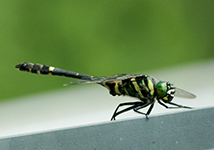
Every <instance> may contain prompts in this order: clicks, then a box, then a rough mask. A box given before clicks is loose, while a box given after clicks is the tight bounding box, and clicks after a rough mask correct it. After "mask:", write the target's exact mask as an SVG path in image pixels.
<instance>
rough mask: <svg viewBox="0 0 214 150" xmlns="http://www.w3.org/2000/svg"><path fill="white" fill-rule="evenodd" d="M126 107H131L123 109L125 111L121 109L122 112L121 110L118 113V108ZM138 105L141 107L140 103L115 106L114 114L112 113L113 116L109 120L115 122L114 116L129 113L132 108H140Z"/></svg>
mask: <svg viewBox="0 0 214 150" xmlns="http://www.w3.org/2000/svg"><path fill="white" fill-rule="evenodd" d="M126 105H131V106H130V107H128V108H125V109H123V110H121V111H118V109H119V108H120V107H122V106H126ZM140 105H141V102H127V103H120V104H119V105H118V106H117V108H116V109H115V111H114V113H113V115H112V117H111V120H115V119H116V116H118V115H119V114H121V113H124V112H126V111H129V110H131V109H134V108H136V107H138V106H140Z"/></svg>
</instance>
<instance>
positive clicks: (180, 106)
mask: <svg viewBox="0 0 214 150" xmlns="http://www.w3.org/2000/svg"><path fill="white" fill-rule="evenodd" d="M158 103H159V104H161V105H162V106H164V107H165V108H167V109H176V108H188V109H192V107H188V106H182V105H179V104H176V103H172V102H168V104H171V105H174V106H177V107H169V106H167V105H165V104H164V103H162V102H161V101H160V100H158Z"/></svg>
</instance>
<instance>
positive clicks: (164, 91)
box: [156, 81, 175, 102]
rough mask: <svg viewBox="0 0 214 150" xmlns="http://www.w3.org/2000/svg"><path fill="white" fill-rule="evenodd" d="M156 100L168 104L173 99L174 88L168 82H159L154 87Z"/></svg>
mask: <svg viewBox="0 0 214 150" xmlns="http://www.w3.org/2000/svg"><path fill="white" fill-rule="evenodd" d="M156 91H157V98H158V99H161V100H163V101H164V102H170V101H172V99H173V98H174V94H175V87H174V86H173V84H171V83H169V82H164V81H160V82H158V83H157V85H156Z"/></svg>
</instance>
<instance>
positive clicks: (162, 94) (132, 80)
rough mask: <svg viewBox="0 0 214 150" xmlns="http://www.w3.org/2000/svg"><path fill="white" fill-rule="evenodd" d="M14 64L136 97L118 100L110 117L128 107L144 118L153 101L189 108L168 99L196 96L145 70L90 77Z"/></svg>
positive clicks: (32, 70)
mask: <svg viewBox="0 0 214 150" xmlns="http://www.w3.org/2000/svg"><path fill="white" fill-rule="evenodd" d="M15 68H18V69H19V70H20V71H25V72H30V73H35V74H42V75H56V76H64V77H69V78H75V79H79V80H78V81H76V82H70V83H67V84H64V85H65V86H66V85H75V84H87V83H96V84H99V85H101V86H103V87H105V88H107V89H108V90H109V93H110V94H111V95H112V96H116V95H117V96H121V95H122V96H129V97H133V98H135V99H137V100H136V101H132V102H125V103H120V104H119V105H118V106H117V107H116V109H115V111H114V113H113V115H112V117H111V120H116V117H117V116H118V115H120V114H122V113H124V112H127V111H130V110H133V111H134V112H136V113H139V114H143V115H145V116H146V118H147V119H148V116H149V114H150V113H151V111H152V109H153V107H154V104H155V102H156V101H157V102H158V103H159V104H160V105H162V106H163V107H165V108H167V109H173V108H187V109H192V107H189V106H183V105H179V104H176V103H174V102H172V100H173V98H174V97H175V96H178V97H182V98H189V99H193V98H195V97H196V96H195V95H194V94H192V93H190V92H187V91H185V90H182V89H180V88H177V87H175V86H174V85H173V84H171V83H169V82H166V81H160V80H157V79H155V78H154V77H152V76H149V75H146V74H119V75H113V76H109V77H94V76H90V75H86V74H81V73H77V72H73V71H69V70H63V69H60V68H56V67H52V66H47V65H41V64H37V63H35V64H34V63H28V62H24V63H21V64H18V65H16V66H15ZM147 106H149V108H148V110H147V112H146V113H145V112H142V111H141V109H142V108H145V107H147ZM124 107H125V108H124ZM122 108H123V109H122Z"/></svg>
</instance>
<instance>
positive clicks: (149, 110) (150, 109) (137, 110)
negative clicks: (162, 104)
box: [133, 103, 154, 119]
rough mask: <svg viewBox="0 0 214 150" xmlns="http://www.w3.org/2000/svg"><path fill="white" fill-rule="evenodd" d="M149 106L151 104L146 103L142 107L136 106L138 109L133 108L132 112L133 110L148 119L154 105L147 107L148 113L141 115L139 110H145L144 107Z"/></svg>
mask: <svg viewBox="0 0 214 150" xmlns="http://www.w3.org/2000/svg"><path fill="white" fill-rule="evenodd" d="M150 104H151V103H146V104H144V105H142V106H138V107H136V108H134V109H133V110H134V111H135V112H137V113H139V114H143V115H145V116H146V118H147V119H148V115H149V114H150V113H151V111H152V108H153V107H154V103H153V104H152V105H151V106H150V107H149V109H148V111H147V112H146V113H143V112H141V111H139V109H142V108H145V107H147V106H148V105H150Z"/></svg>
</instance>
